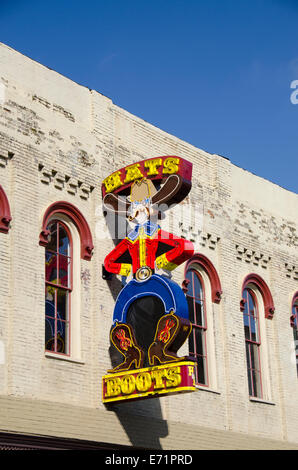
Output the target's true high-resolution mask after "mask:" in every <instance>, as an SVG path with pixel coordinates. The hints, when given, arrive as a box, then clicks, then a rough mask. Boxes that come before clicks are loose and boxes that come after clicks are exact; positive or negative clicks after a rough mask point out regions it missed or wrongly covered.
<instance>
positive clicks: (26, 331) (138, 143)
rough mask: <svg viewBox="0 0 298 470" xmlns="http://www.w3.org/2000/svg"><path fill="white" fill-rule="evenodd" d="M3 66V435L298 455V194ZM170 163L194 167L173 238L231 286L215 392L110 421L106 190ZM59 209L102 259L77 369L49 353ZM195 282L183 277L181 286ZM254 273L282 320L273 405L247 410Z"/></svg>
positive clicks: (35, 68) (62, 82)
mask: <svg viewBox="0 0 298 470" xmlns="http://www.w3.org/2000/svg"><path fill="white" fill-rule="evenodd" d="M0 65H1V67H0V87H1V96H2V101H1V103H0V157H1V158H0V184H1V185H2V186H3V188H4V190H5V192H6V194H7V197H8V199H9V203H10V207H11V212H12V217H13V220H12V223H11V229H10V231H9V233H8V234H0V260H1V283H0V300H1V306H2V308H1V313H0V347H1V351H2V352H1V351H0V352H1V355H0V395H1V396H0V399H1V400H2V401H3V406H6V408H5V409H3V407H1V409H2V412H1V413H2V414H3V416H2V419H1V426H0V428H1V430H2V431H8V432H26V433H29V434H30V433H31V434H43V435H49V436H55V435H57V436H60V437H73V438H74V437H76V438H81V439H89V440H96V441H99V442H116V443H122V444H132V445H141V446H145V447H157V448H158V447H163V448H174V449H175V448H177V449H178V448H188V449H189V448H229V449H230V448H290V447H291V446H293V447H294V448H298V437H297V436H298V404H297V400H295V398H294V397H296V396H297V392H298V381H297V374H296V365H295V363H294V361H293V359H292V356H293V335H292V330H291V328H290V320H289V318H290V314H291V312H290V305H291V298H292V296H293V294H294V292H295V291H297V290H298V257H297V246H298V234H297V220H298V219H297V214H298V198H297V195H296V194H294V193H291V192H289V191H286V190H284V189H282V188H280V187H278V186H276V185H274V184H272V183H270V182H268V181H266V180H264V179H262V178H259V177H257V176H255V175H252V174H250V173H249V172H246V171H245V170H242V169H240V168H238V167H236V166H234V165H233V164H232V163H231V162H230V161H229V160H228V159H225V158H223V157H220V156H218V155H212V154H209V153H207V152H205V151H203V150H200V149H197V148H195V147H194V146H192V145H190V144H188V143H186V142H183V141H182V140H180V139H178V138H176V137H174V136H171V135H169V134H167V133H165V132H164V131H162V130H160V129H158V128H156V127H154V126H152V125H150V124H148V123H147V122H145V121H143V120H142V119H140V118H138V117H136V116H133V115H132V114H130V113H129V112H127V111H125V110H123V109H121V108H120V107H118V106H117V105H115V104H114V103H113V102H112V100H111V99H109V98H107V97H105V96H103V95H101V94H100V93H98V92H96V91H94V90H89V89H88V88H85V87H82V86H80V85H78V84H76V83H74V82H72V81H71V80H69V79H67V78H65V77H63V76H62V75H59V74H58V73H56V72H54V71H52V70H49V69H48V68H46V67H44V66H42V65H40V64H38V63H36V62H34V61H32V60H31V59H29V58H27V57H24V56H23V55H21V54H20V53H18V52H16V51H14V50H12V49H10V48H9V47H7V46H5V45H3V44H2V45H0ZM160 155H180V156H181V157H183V158H185V159H186V160H189V161H191V162H192V163H193V188H192V191H191V193H190V195H189V197H188V198H187V200H186V201H185V203H184V204H181V205H180V206H181V207H177V208H176V209H175V210H174V211H173V213H172V214H169V216H168V221H165V222H164V223H165V228H166V227H167V226H168V224H170V228H171V229H173V230H174V231H175V233H177V234H178V235H182V236H185V237H186V238H189V239H191V240H192V241H193V242H194V244H195V249H196V251H197V252H201V253H203V254H204V255H206V256H207V257H208V258H209V259H210V260H211V261H212V263H213V264H214V266H215V267H216V269H217V271H218V274H219V276H220V280H221V285H222V289H223V294H222V299H221V302H220V303H219V304H213V305H212V312H210V315H212V318H213V325H214V331H213V335H214V338H215V339H214V344H215V362H214V364H212V366H213V367H214V376H215V380H214V383H213V385H214V384H215V386H214V387H209V388H207V389H206V388H205V389H204V388H202V387H201V388H200V389H198V390H197V392H196V393H192V394H185V395H180V396H175V397H169V398H166V397H163V398H162V399H161V400H158V399H154V400H148V401H144V402H138V403H134V404H132V403H126V404H121V406H120V405H117V406H116V405H115V406H114V407H112V408H108V409H107V408H105V407H104V405H103V404H102V403H101V376H102V375H103V374H104V373H105V372H106V370H107V369H108V368H109V367H110V358H109V352H108V349H109V330H110V326H111V320H112V312H113V304H114V300H115V297H116V295H117V293H118V292H119V280H117V279H113V280H112V281H109V282H107V281H104V280H103V279H102V278H101V266H102V263H103V259H104V257H105V255H106V253H107V252H108V250H110V249H111V248H112V247H113V241H112V240H111V239H110V238H109V237H108V236H105V237H103V231H106V226H105V222H104V221H103V218H102V211H101V191H100V189H101V182H102V180H103V179H104V177H106V176H107V175H109V174H110V173H112V172H113V171H114V170H115V169H117V168H121V167H123V166H126V165H128V164H130V163H134V162H136V161H139V160H142V159H146V158H151V157H157V156H160ZM264 158H266V156H264ZM60 200H64V201H68V202H70V203H72V204H74V205H75V206H76V207H77V208H79V210H80V211H81V212H82V213H83V214H84V216H85V218H86V219H87V221H88V223H89V226H90V229H91V231H92V234H93V243H94V247H95V248H94V255H93V257H92V260H91V261H84V260H81V263H80V279H81V286H80V289H81V299H80V305H79V309H80V339H81V354H80V357H77V358H72V359H73V360H61V359H57V358H53V357H48V356H46V355H45V353H44V248H43V247H41V246H39V233H40V230H41V223H42V217H43V214H44V211H45V210H46V208H47V207H48V206H49V205H50V204H52V203H53V202H55V201H60ZM182 210H183V211H184V212H183V214H184V217H183V220H181V217H179V216H178V215H179V214H180V215H181V212H179V211H182ZM177 214H178V215H177ZM194 214H195V216H196V217H194ZM183 269H184V268H183V267H180V268H179V269H177V271H176V272H175V273H174V279H175V280H176V281H177V282H179V283H181V282H182V280H183ZM251 272H255V273H257V274H259V275H260V276H261V277H262V278H263V279H264V280H265V281H266V283H267V284H268V285H269V287H270V289H271V292H272V295H273V298H274V302H275V308H276V310H275V313H274V317H273V319H272V320H268V319H266V320H265V330H264V334H265V336H266V347H267V353H268V381H269V384H270V391H271V393H270V400H267V402H264V401H263V402H262V401H252V400H250V399H249V397H248V385H247V375H246V359H245V343H244V333H243V321H242V313H241V312H240V307H239V302H240V298H241V286H242V281H243V279H244V277H245V276H246V275H247V274H249V273H251ZM184 350H185V347H184ZM182 353H183V351H182ZM21 410H22V411H21ZM23 410H26V412H23ZM77 420H79V422H80V426H78V425H77V424H75V423H78V421H77ZM144 426H145V427H146V433H143V434H141V437H140V433H141V431H140V430H142V432H143V430H144Z"/></svg>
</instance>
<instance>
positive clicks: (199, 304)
mask: <svg viewBox="0 0 298 470" xmlns="http://www.w3.org/2000/svg"><path fill="white" fill-rule="evenodd" d="M186 279H187V280H188V281H189V283H188V286H187V287H188V291H187V293H186V298H187V302H188V309H189V320H190V322H191V323H192V331H191V334H190V337H189V354H190V356H192V357H193V358H194V359H195V362H196V365H197V367H196V368H195V379H196V383H199V384H202V385H208V368H207V367H208V366H207V338H206V333H207V317H206V304H205V293H204V284H203V281H202V278H201V276H200V274H199V272H198V271H197V270H195V269H190V270H189V271H188V272H187V273H186Z"/></svg>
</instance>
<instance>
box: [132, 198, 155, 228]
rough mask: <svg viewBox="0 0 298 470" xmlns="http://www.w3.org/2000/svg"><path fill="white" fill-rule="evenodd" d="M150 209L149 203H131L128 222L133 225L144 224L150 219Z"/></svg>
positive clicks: (144, 201)
mask: <svg viewBox="0 0 298 470" xmlns="http://www.w3.org/2000/svg"><path fill="white" fill-rule="evenodd" d="M150 214H151V207H150V202H149V201H147V200H143V201H141V202H138V201H136V202H133V203H132V204H131V208H130V215H129V217H128V220H129V221H130V222H134V223H135V224H140V225H142V224H144V223H145V222H147V221H148V220H149V219H150Z"/></svg>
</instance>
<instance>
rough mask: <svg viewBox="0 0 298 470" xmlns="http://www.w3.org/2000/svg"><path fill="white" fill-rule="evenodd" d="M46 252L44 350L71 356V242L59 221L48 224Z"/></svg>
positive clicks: (64, 226)
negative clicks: (48, 239)
mask: <svg viewBox="0 0 298 470" xmlns="http://www.w3.org/2000/svg"><path fill="white" fill-rule="evenodd" d="M47 229H48V230H49V233H50V235H49V238H50V241H49V243H48V244H47V247H46V250H45V281H46V285H45V349H46V351H52V352H55V353H60V354H66V355H69V354H70V321H71V312H70V306H71V292H72V264H73V263H72V239H71V235H70V232H69V229H68V228H67V226H66V225H65V224H64V223H63V222H62V221H60V220H53V221H51V222H50V223H49V225H48V227H47Z"/></svg>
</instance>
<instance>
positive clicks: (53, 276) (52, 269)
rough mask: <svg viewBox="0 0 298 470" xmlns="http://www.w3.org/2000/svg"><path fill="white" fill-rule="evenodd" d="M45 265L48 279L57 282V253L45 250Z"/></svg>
mask: <svg viewBox="0 0 298 470" xmlns="http://www.w3.org/2000/svg"><path fill="white" fill-rule="evenodd" d="M45 265H46V281H48V282H52V283H54V284H57V274H58V273H57V255H55V254H53V253H51V252H49V251H46V252H45Z"/></svg>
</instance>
